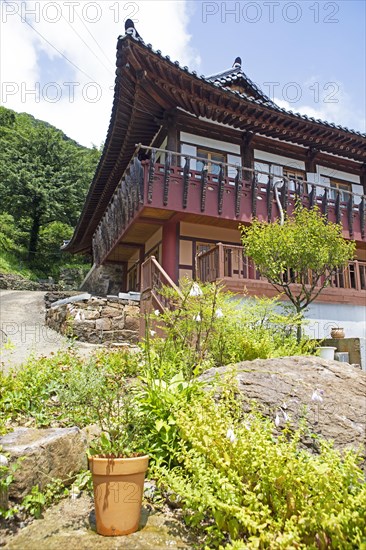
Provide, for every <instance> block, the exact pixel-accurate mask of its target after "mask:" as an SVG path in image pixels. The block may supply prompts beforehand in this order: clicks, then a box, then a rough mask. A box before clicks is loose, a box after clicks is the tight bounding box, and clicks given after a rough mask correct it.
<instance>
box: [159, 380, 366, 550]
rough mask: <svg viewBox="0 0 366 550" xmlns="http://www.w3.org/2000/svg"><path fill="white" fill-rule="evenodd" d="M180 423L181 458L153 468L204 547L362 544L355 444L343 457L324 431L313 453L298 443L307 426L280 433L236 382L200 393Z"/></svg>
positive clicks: (365, 499) (364, 488)
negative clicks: (245, 407) (240, 395)
mask: <svg viewBox="0 0 366 550" xmlns="http://www.w3.org/2000/svg"><path fill="white" fill-rule="evenodd" d="M175 423H176V427H177V430H178V431H179V437H180V444H179V450H176V451H175V460H176V462H175V463H176V466H175V467H174V468H173V469H171V470H169V469H168V468H166V467H162V466H160V465H159V464H158V465H156V466H155V475H156V476H157V478H158V479H159V482H160V484H162V485H163V486H165V489H166V491H167V492H168V493H169V494H170V495H171V496H170V498H174V495H176V496H175V498H176V499H177V500H178V501H179V502H181V503H182V504H183V506H184V508H185V513H186V516H185V517H186V521H187V522H188V523H189V524H190V525H191V526H195V527H199V528H200V529H201V530H203V531H204V532H205V533H206V541H207V548H214V547H218V546H220V545H224V546H225V545H228V544H229V542H230V541H231V543H232V548H235V549H239V548H240V549H242V548H243V549H244V548H246V549H257V548H269V549H271V550H276V549H289V548H294V549H295V548H296V549H300V548H304V549H305V548H313V549H318V548H322V549H328V548H334V549H338V548H342V549H348V548H349V549H351V548H354V549H356V548H357V549H360V548H365V545H366V513H365V512H366V485H365V483H364V481H365V480H364V475H363V473H362V471H361V469H360V468H359V466H358V462H359V458H358V456H357V454H356V453H355V452H353V451H347V452H345V453H344V455H343V457H342V455H341V453H340V452H338V451H336V450H335V449H334V448H333V447H332V445H331V444H329V443H327V442H325V441H322V442H321V447H322V450H321V453H320V454H319V455H311V454H310V453H309V452H308V451H306V450H302V449H301V446H300V444H299V442H300V437H301V431H302V428H300V429H299V430H297V431H296V432H295V433H293V434H291V432H290V430H285V431H284V432H283V434H282V435H280V436H279V437H278V438H274V424H273V421H271V420H269V419H264V418H262V417H261V416H260V415H259V414H258V413H257V412H255V411H253V412H252V413H251V414H246V415H244V416H242V415H241V413H240V405H238V402H237V399H236V396H235V394H234V393H233V391H231V390H230V389H229V390H228V391H226V392H225V391H224V392H223V397H222V398H221V400H220V401H215V399H214V397H213V394H210V393H205V394H201V396H200V397H199V398H196V399H195V400H193V401H191V402H189V403H187V404H186V406H185V407H182V408H181V409H180V412H179V414H177V415H176V416H175ZM172 495H173V497H172ZM229 546H230V544H229ZM226 547H228V546H226Z"/></svg>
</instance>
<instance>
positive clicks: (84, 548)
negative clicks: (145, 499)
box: [4, 493, 194, 550]
mask: <svg viewBox="0 0 366 550" xmlns="http://www.w3.org/2000/svg"><path fill="white" fill-rule="evenodd" d="M4 542H5V548H6V549H8V550H40V549H45V550H61V549H65V550H66V549H67V550H74V549H77V550H91V549H93V550H94V549H96V550H99V549H101V550H104V549H119V548H126V549H128V550H149V549H151V550H159V549H163V548H164V549H166V548H185V549H193V548H194V541H192V540H191V539H190V538H189V535H188V531H187V529H186V528H185V526H184V525H183V524H182V522H180V521H178V520H177V519H176V518H175V517H174V516H173V515H172V514H171V513H170V514H168V513H164V514H163V513H161V512H155V511H154V512H153V511H150V510H149V509H148V507H146V506H144V507H143V509H142V514H141V522H140V530H139V531H137V532H136V533H133V534H132V535H128V536H124V537H103V536H101V535H98V534H97V533H96V532H95V516H94V503H93V499H92V498H91V497H90V496H88V495H87V494H85V493H82V494H81V496H80V497H79V498H77V499H76V500H71V499H70V498H68V499H65V500H62V501H61V502H60V503H58V504H57V505H56V506H53V507H52V508H50V509H49V510H47V511H46V513H45V515H44V518H43V519H40V520H37V521H34V522H33V523H31V524H30V525H28V526H27V527H25V528H24V529H22V530H21V531H20V532H19V533H18V534H17V535H15V536H13V537H11V538H10V539H9V538H7V539H5V540H4Z"/></svg>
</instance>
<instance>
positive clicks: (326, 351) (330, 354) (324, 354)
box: [318, 346, 337, 359]
mask: <svg viewBox="0 0 366 550" xmlns="http://www.w3.org/2000/svg"><path fill="white" fill-rule="evenodd" d="M336 349H337V348H335V347H333V346H321V347H320V348H318V350H319V357H321V358H322V359H334V352H335V350H336Z"/></svg>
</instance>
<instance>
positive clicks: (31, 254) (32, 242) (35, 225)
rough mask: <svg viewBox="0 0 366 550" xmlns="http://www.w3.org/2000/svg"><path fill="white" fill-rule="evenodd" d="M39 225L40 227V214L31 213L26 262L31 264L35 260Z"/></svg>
mask: <svg viewBox="0 0 366 550" xmlns="http://www.w3.org/2000/svg"><path fill="white" fill-rule="evenodd" d="M40 227H41V216H40V214H39V213H38V212H37V213H35V214H34V215H33V219H32V228H31V232H30V237H29V246H28V262H29V265H31V266H32V265H34V262H35V257H36V253H37V247H38V239H39V230H40Z"/></svg>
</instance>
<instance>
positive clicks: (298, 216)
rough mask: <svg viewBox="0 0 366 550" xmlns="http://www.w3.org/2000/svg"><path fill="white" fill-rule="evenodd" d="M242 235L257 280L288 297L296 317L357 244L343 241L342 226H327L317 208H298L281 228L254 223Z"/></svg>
mask: <svg viewBox="0 0 366 550" xmlns="http://www.w3.org/2000/svg"><path fill="white" fill-rule="evenodd" d="M241 232H242V242H243V246H244V249H245V253H246V254H247V255H248V256H250V257H251V258H252V259H253V260H254V263H255V265H256V268H257V269H258V270H259V272H260V273H261V275H262V276H263V277H266V279H267V280H268V281H269V282H270V283H271V284H272V286H273V287H274V288H275V289H276V290H277V291H278V292H283V293H284V294H285V295H286V296H287V298H288V299H289V300H290V302H291V303H292V304H293V306H294V308H295V311H296V313H297V314H301V312H303V311H304V310H305V309H306V308H307V306H308V305H309V304H311V302H313V301H314V300H315V299H316V298H317V296H319V294H320V293H321V292H322V290H323V289H324V287H326V286H327V285H328V284H329V282H330V281H331V279H332V277H333V276H334V274H335V273H336V272H337V270H338V269H340V268H342V267H344V266H345V265H346V264H347V262H348V261H349V260H352V259H353V255H354V250H355V243H354V242H353V241H347V240H346V239H344V238H343V237H342V226H341V225H340V224H334V223H331V222H329V221H328V220H327V219H326V218H325V216H322V215H321V214H320V212H319V209H318V208H313V209H311V210H307V209H305V208H303V207H302V206H301V205H300V204H298V205H297V206H296V208H295V211H294V214H293V216H292V217H289V218H287V219H286V220H285V221H284V224H283V225H281V224H280V222H279V221H276V222H274V223H270V224H268V223H265V222H260V221H258V220H256V221H254V222H253V223H252V225H251V226H249V227H246V226H241ZM294 285H296V286H294ZM300 337H301V326H300V325H299V328H298V338H299V339H300Z"/></svg>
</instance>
